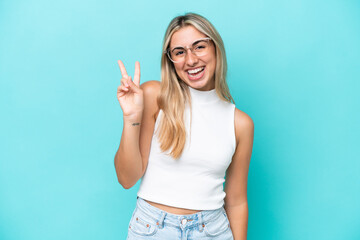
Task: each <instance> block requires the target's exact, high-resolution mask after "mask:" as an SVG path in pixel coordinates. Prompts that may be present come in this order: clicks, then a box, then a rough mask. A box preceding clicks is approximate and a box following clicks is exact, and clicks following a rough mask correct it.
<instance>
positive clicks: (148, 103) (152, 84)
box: [140, 80, 160, 118]
mask: <svg viewBox="0 0 360 240" xmlns="http://www.w3.org/2000/svg"><path fill="white" fill-rule="evenodd" d="M140 88H141V89H142V90H143V93H144V107H145V109H144V110H145V111H146V112H147V113H150V115H154V114H156V113H157V112H158V111H159V106H158V104H157V98H158V96H159V95H160V82H159V81H156V80H150V81H147V82H144V83H142V84H141V85H140ZM155 118H156V116H155Z"/></svg>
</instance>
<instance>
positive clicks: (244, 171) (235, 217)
mask: <svg viewBox="0 0 360 240" xmlns="http://www.w3.org/2000/svg"><path fill="white" fill-rule="evenodd" d="M235 131H236V140H237V146H236V150H235V154H234V156H233V159H232V162H231V164H230V166H229V168H228V169H227V175H226V183H225V192H226V197H225V210H226V213H227V215H228V217H229V221H230V227H231V230H232V232H233V235H234V239H235V240H246V237H247V224H248V203H247V178H248V171H249V164H250V159H251V153H252V146H253V139H254V123H253V121H252V119H251V118H250V117H249V116H248V115H247V114H246V113H244V112H242V111H240V110H238V109H236V111H235Z"/></svg>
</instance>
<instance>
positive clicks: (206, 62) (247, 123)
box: [118, 26, 254, 240]
mask: <svg viewBox="0 0 360 240" xmlns="http://www.w3.org/2000/svg"><path fill="white" fill-rule="evenodd" d="M203 37H206V36H205V35H204V34H202V33H201V32H199V31H198V30H196V28H194V27H192V26H187V27H183V28H181V29H179V30H178V31H177V32H175V33H174V34H173V36H172V39H171V43H170V47H174V46H190V44H191V43H192V42H193V41H194V40H197V39H199V38H203ZM187 51H188V52H187V56H186V58H185V61H184V62H182V63H174V66H175V69H176V72H177V74H178V75H179V77H180V78H181V79H182V80H183V81H184V82H186V83H187V84H188V85H189V86H191V87H193V88H195V89H198V90H202V91H207V90H211V89H214V87H215V84H214V72H215V67H216V57H215V47H214V46H213V48H212V51H210V53H209V54H208V55H206V56H201V57H197V56H195V55H193V54H192V53H191V51H190V50H189V49H188V50H187ZM119 66H120V70H121V72H122V75H123V78H122V80H121V86H119V87H118V99H119V103H120V105H121V107H122V108H123V105H124V109H125V110H124V109H123V112H124V120H125V117H126V120H127V121H133V122H136V121H141V124H140V125H139V126H138V125H136V126H132V127H133V128H139V127H140V133H139V135H140V136H139V142H140V146H139V148H140V153H141V160H142V172H141V174H140V176H137V178H136V179H137V180H138V179H140V178H141V177H142V176H143V175H144V173H145V170H146V167H147V164H148V158H149V153H150V144H151V139H152V136H153V132H154V127H155V121H156V118H157V116H158V112H159V107H158V105H157V101H156V98H157V96H159V94H160V82H159V81H147V82H145V83H143V84H141V85H140V84H139V83H140V65H139V63H138V62H136V65H135V77H134V80H135V81H134V82H133V81H132V80H131V77H129V76H128V75H127V73H126V70H125V66H124V64H123V63H122V62H121V61H119ZM199 66H206V67H205V71H206V72H205V74H204V76H203V77H202V78H201V79H200V80H196V81H191V80H190V79H189V78H188V76H187V73H186V70H187V69H189V68H190V69H191V68H196V67H199ZM125 97H127V99H125ZM141 108H142V109H143V111H142V112H141V111H140V112H141V114H140V113H139V112H138V111H139V109H141ZM125 113H126V114H127V115H126V116H125ZM140 115H141V117H140ZM130 119H131V120H130ZM138 119H141V120H138ZM234 121H235V122H234V125H235V136H236V149H235V153H234V155H233V157H232V162H231V164H230V165H229V167H228V169H227V171H226V182H225V192H226V197H225V210H226V213H227V215H228V218H229V221H230V227H231V230H232V232H233V235H234V239H235V240H245V239H246V237H247V223H248V203H247V178H248V171H249V164H250V159H251V153H252V146H253V139H254V123H253V121H252V119H251V118H250V116H248V115H247V114H246V113H245V112H243V111H241V110H239V109H237V108H235V120H234ZM136 182H137V181H133V183H132V184H131V185H133V184H135V183H136ZM130 187H131V186H130ZM130 187H127V188H130ZM145 201H147V200H145ZM147 202H148V203H149V204H150V205H152V206H154V207H157V208H159V209H162V210H164V211H166V212H169V213H173V214H180V215H187V214H193V213H196V212H199V211H201V210H192V209H183V208H177V207H172V206H167V205H163V204H159V203H155V202H151V201H147Z"/></svg>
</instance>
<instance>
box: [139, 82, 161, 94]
mask: <svg viewBox="0 0 360 240" xmlns="http://www.w3.org/2000/svg"><path fill="white" fill-rule="evenodd" d="M140 88H141V89H142V90H143V91H144V94H146V95H150V96H154V97H155V96H158V94H159V93H160V82H159V81H156V80H150V81H147V82H144V83H142V84H141V85H140Z"/></svg>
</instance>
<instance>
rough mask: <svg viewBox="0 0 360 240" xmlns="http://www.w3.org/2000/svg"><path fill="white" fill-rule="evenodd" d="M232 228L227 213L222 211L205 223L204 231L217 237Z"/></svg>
mask: <svg viewBox="0 0 360 240" xmlns="http://www.w3.org/2000/svg"><path fill="white" fill-rule="evenodd" d="M229 228H230V223H229V220H228V218H227V216H226V214H225V213H224V212H223V211H221V212H220V213H219V214H218V215H217V216H215V217H214V218H213V219H212V220H211V221H210V222H208V223H206V224H205V228H204V232H205V234H206V235H207V236H209V237H216V236H219V235H221V234H223V233H224V232H226V231H227V230H228V229H229Z"/></svg>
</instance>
